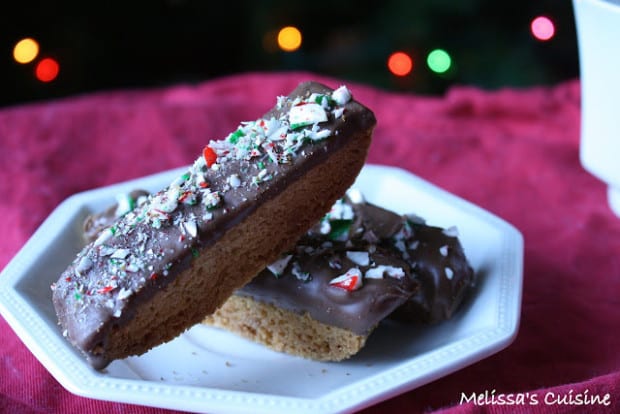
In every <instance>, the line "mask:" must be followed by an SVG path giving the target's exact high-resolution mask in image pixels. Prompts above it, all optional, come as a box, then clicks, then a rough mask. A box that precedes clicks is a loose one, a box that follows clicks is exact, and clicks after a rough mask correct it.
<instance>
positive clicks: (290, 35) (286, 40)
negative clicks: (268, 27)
mask: <svg viewBox="0 0 620 414" xmlns="http://www.w3.org/2000/svg"><path fill="white" fill-rule="evenodd" d="M278 46H280V49H282V50H284V51H285V52H294V51H296V50H297V49H299V48H300V46H301V32H300V31H299V29H298V28H296V27H294V26H286V27H283V28H282V29H280V31H279V32H278Z"/></svg>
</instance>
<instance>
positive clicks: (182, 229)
mask: <svg viewBox="0 0 620 414" xmlns="http://www.w3.org/2000/svg"><path fill="white" fill-rule="evenodd" d="M339 90H341V88H339ZM312 93H318V94H325V95H329V94H331V93H332V91H331V90H330V89H329V88H327V87H325V86H323V85H320V84H318V83H315V82H306V83H303V84H300V86H299V87H298V88H296V89H295V90H294V91H293V92H292V93H291V95H289V97H288V99H286V100H283V101H279V104H278V105H277V106H276V107H275V108H274V109H273V110H271V111H270V112H268V113H267V114H266V115H265V116H264V117H263V118H261V119H262V120H266V121H269V120H271V119H272V117H275V118H276V119H278V118H280V117H288V115H289V110H290V109H291V107H292V106H298V105H297V104H298V103H299V101H300V100H301V99H306V98H308V97H309V96H310V95H311V94H312ZM334 96H335V95H334ZM330 105H331V107H330V108H328V110H327V111H326V115H327V120H326V121H322V122H320V123H318V129H319V130H320V131H325V133H326V134H325V136H324V137H321V138H320V139H318V138H317V139H303V140H300V141H299V143H300V144H299V145H298V146H297V147H295V148H294V149H293V150H291V148H290V147H287V148H284V143H283V144H282V146H279V145H280V142H281V141H275V145H274V146H272V147H271V149H273V151H274V152H272V154H271V155H270V154H267V150H266V148H267V147H261V148H259V151H260V152H261V155H260V156H247V157H241V158H237V157H234V156H233V155H231V154H233V153H235V152H234V151H240V150H239V149H238V148H239V146H237V145H236V144H235V146H233V150H234V151H233V150H231V149H230V148H231V146H229V147H226V148H224V149H222V148H221V147H218V142H219V143H221V142H223V141H226V142H228V141H229V140H230V139H231V136H232V134H231V136H229V137H228V138H226V139H224V140H220V141H218V142H213V141H212V142H211V143H210V145H211V146H212V149H214V150H215V152H216V153H217V156H218V158H217V163H216V164H215V166H212V167H211V168H208V167H207V166H205V158H203V157H200V158H199V159H197V160H196V162H195V163H194V164H193V165H192V167H191V168H190V169H189V171H188V173H187V174H186V175H183V176H181V177H179V178H178V179H177V180H175V182H173V183H171V184H170V186H168V187H166V188H165V189H163V190H161V191H160V192H158V193H156V194H153V195H151V196H150V197H149V199H148V200H147V202H146V203H145V204H144V205H143V206H141V207H139V208H136V209H135V210H134V211H132V212H130V213H127V214H125V215H124V216H123V217H121V218H120V219H118V220H117V221H115V222H114V224H113V225H112V226H111V227H110V228H108V229H106V230H104V231H103V232H102V233H101V234H100V236H99V237H98V239H97V240H95V241H94V242H91V243H89V244H88V245H87V246H85V247H84V249H83V250H82V251H81V252H79V253H78V254H77V256H76V258H75V260H74V261H73V263H71V264H70V265H69V267H68V268H67V269H66V270H65V271H64V272H63V273H62V275H61V276H60V278H59V279H58V281H57V282H56V283H55V284H53V285H52V291H53V295H52V296H53V303H54V307H55V309H56V313H57V315H58V319H59V323H60V325H61V327H62V329H63V335H65V336H66V337H67V338H68V340H69V341H70V342H71V343H72V344H73V345H74V346H75V347H76V348H78V349H79V350H80V351H82V352H83V353H84V354H85V355H86V357H87V359H88V360H89V362H90V363H91V364H92V365H93V366H94V367H96V368H103V367H105V366H106V365H107V364H108V363H109V361H108V360H107V359H106V356H105V349H106V338H107V336H108V333H109V332H110V331H111V330H112V329H115V327H119V326H123V325H124V324H125V323H126V322H127V321H129V320H131V319H132V317H133V315H134V314H135V310H136V308H137V307H138V306H139V305H140V304H142V303H144V302H146V301H148V300H149V299H150V298H151V297H152V296H153V295H154V294H155V293H156V292H158V291H159V290H161V289H162V288H163V287H165V286H167V285H168V284H169V283H171V282H172V281H174V280H175V278H176V276H177V275H178V274H179V273H181V272H182V271H183V270H185V269H187V268H188V267H189V266H191V265H192V258H193V257H194V255H195V254H197V253H198V252H199V251H200V250H201V249H202V248H205V247H208V246H211V245H213V244H215V243H216V242H217V241H218V239H220V237H221V236H222V235H223V234H224V233H226V231H227V230H228V229H230V228H232V227H233V226H235V225H236V224H237V223H239V222H241V221H242V220H243V219H245V218H246V217H248V216H249V215H251V214H252V213H253V212H254V211H255V210H256V209H257V208H258V207H259V206H260V205H262V204H263V203H265V202H266V201H268V200H270V199H272V198H274V197H275V196H277V195H279V194H280V193H281V192H282V191H283V190H284V189H286V188H287V187H288V186H289V185H290V184H291V183H292V182H295V181H296V180H298V179H299V178H301V177H302V176H303V175H304V173H305V172H306V171H308V170H309V169H311V168H313V167H315V166H317V165H319V164H320V163H322V162H323V161H324V160H326V159H327V158H328V157H329V156H330V154H332V153H333V152H335V151H337V150H338V149H340V148H342V147H343V146H344V145H346V144H347V143H348V142H349V138H350V137H351V136H352V135H354V134H355V133H357V132H358V131H368V130H370V129H372V128H373V127H374V125H375V122H376V121H375V118H374V115H373V113H372V112H371V111H370V110H368V109H367V108H365V107H364V106H362V105H361V104H359V103H357V102H356V101H354V100H349V101H348V102H346V103H343V104H340V103H337V102H333V101H332V102H330ZM285 119H286V120H288V118H285ZM259 121H260V120H259ZM259 121H257V122H256V126H257V128H258V126H259V125H262V124H259ZM291 122H292V121H291ZM253 125H254V124H253ZM316 125H317V124H316V123H315V127H314V128H315V129H317V128H316ZM312 128H313V127H312V125H310V126H307V127H301V128H296V131H297V132H299V131H302V132H304V133H306V132H308V134H311V132H310V131H311V130H312ZM313 137H314V136H313ZM266 143H267V142H266V141H265V144H266ZM272 155H273V157H272ZM274 157H277V159H275V160H274ZM270 160H274V161H273V162H270ZM216 167H218V168H217V169H216ZM204 183H206V186H203V184H204ZM184 194H189V195H188V197H186V198H183V197H184ZM181 199H183V200H184V201H183V202H181V201H180V200H181ZM153 329H157V326H153ZM179 333H180V332H179Z"/></svg>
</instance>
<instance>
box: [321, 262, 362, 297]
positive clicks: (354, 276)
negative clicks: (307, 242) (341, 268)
mask: <svg viewBox="0 0 620 414" xmlns="http://www.w3.org/2000/svg"><path fill="white" fill-rule="evenodd" d="M329 284H330V286H334V287H337V288H340V289H344V290H346V291H349V292H352V291H354V290H357V289H359V288H361V287H362V272H361V271H360V270H359V269H357V268H352V269H349V270H348V271H347V273H345V274H344V275H341V276H338V277H336V278H334V279H332V280H330V281H329Z"/></svg>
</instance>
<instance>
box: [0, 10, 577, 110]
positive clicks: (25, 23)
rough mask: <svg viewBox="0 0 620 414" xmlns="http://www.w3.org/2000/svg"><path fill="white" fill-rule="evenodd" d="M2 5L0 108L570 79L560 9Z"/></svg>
mask: <svg viewBox="0 0 620 414" xmlns="http://www.w3.org/2000/svg"><path fill="white" fill-rule="evenodd" d="M13 3H15V4H12V3H11V4H10V6H9V5H7V3H4V4H3V6H2V8H1V10H0V70H1V71H2V73H1V74H0V75H1V78H0V79H1V80H0V106H9V105H15V104H21V103H27V102H33V101H40V100H48V99H54V98H59V97H65V96H72V95H78V94H84V93H90V92H96V91H102V90H113V89H120V88H124V89H127V88H134V89H138V88H150V87H160V86H166V85H170V84H175V83H198V82H202V81H205V80H208V79H211V78H215V77H220V76H225V75H229V74H234V73H240V72H248V71H288V70H307V71H314V72H317V73H320V74H324V75H328V76H334V77H338V78H342V79H344V80H351V81H355V82H363V83H366V84H369V85H374V86H376V87H379V88H382V89H386V90H393V91H402V92H413V93H418V94H425V95H441V94H443V93H444V92H445V91H446V90H447V89H448V88H449V87H450V86H452V85H457V84H460V85H463V84H466V85H473V86H479V87H481V88H486V89H496V88H500V87H504V86H511V87H527V86H532V85H549V84H554V83H557V82H561V81H563V80H567V79H574V78H577V77H578V76H579V64H578V54H577V40H576V33H575V23H574V16H573V10H572V2H571V1H570V0H536V1H534V0H530V1H519V2H516V1H512V2H498V1H496V0H432V1H431V0H424V1H413V0H391V1H389V0H388V1H374V0H373V1H370V0H358V1H342V0H341V1H321V0H314V1H311V2H309V1H294V0H265V1H245V0H236V1H219V2H210V1H206V0H151V1H137V0H136V1H124V2H121V1H98V2H89V1H79V2H78V1H73V0H70V1H42V2H35V1H28V0H24V1H21V2H13Z"/></svg>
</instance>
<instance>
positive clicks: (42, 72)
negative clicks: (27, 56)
mask: <svg viewBox="0 0 620 414" xmlns="http://www.w3.org/2000/svg"><path fill="white" fill-rule="evenodd" d="M59 71H60V65H58V62H57V61H56V60H55V59H52V58H45V59H42V60H41V61H40V62H39V63H37V67H36V68H35V75H36V77H37V79H38V80H40V81H41V82H51V81H53V80H54V79H56V77H57V76H58V72H59Z"/></svg>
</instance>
